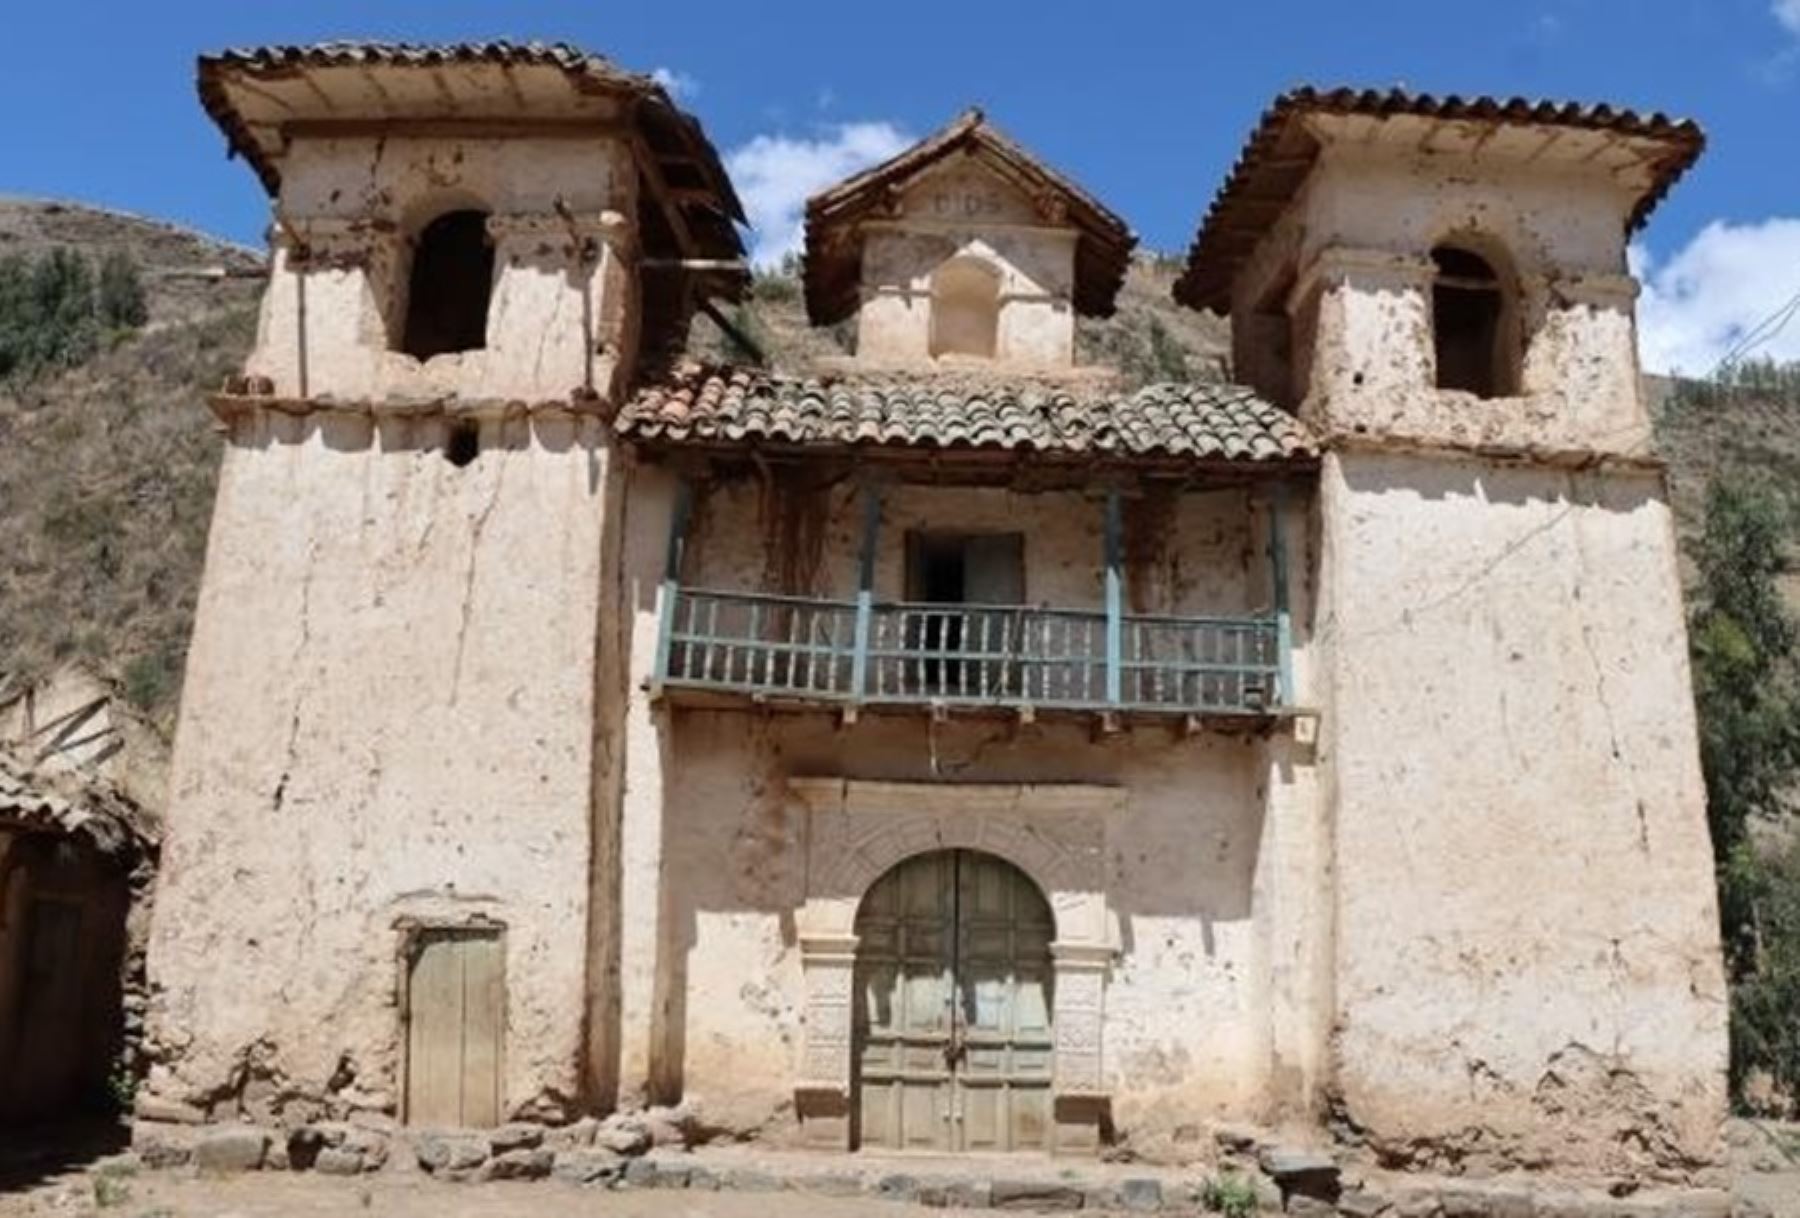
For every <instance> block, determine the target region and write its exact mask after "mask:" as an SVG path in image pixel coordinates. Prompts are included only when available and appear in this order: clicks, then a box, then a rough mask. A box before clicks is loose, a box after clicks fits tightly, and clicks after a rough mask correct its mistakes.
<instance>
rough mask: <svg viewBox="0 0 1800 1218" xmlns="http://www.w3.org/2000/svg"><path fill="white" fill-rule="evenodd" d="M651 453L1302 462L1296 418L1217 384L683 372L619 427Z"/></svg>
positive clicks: (1307, 447) (640, 396) (1308, 446)
mask: <svg viewBox="0 0 1800 1218" xmlns="http://www.w3.org/2000/svg"><path fill="white" fill-rule="evenodd" d="M617 428H618V431H619V433H620V434H621V435H623V436H625V437H626V438H628V439H631V440H636V441H639V442H642V443H646V444H695V445H733V444H745V445H751V444H755V443H758V442H762V443H767V444H776V445H791V446H798V447H817V448H828V447H836V448H845V447H853V448H882V447H886V448H895V449H904V448H927V449H937V450H961V451H964V452H977V451H981V450H989V451H996V452H1018V453H1043V454H1058V453H1060V454H1066V455H1076V456H1101V457H1107V456H1110V457H1117V458H1190V459H1196V460H1212V461H1230V462H1265V463H1269V462H1281V461H1292V460H1310V459H1311V458H1313V457H1315V456H1317V453H1318V446H1317V444H1316V442H1315V441H1314V439H1313V437H1312V434H1311V433H1310V432H1309V431H1307V429H1306V427H1305V426H1304V425H1302V424H1301V423H1300V422H1299V421H1298V420H1296V419H1295V418H1294V417H1293V416H1292V415H1290V414H1288V413H1287V412H1286V411H1283V410H1282V409H1280V408H1279V407H1277V406H1274V405H1272V404H1270V403H1269V402H1266V401H1264V400H1262V399H1261V398H1259V397H1257V396H1256V393H1255V392H1254V391H1253V390H1250V389H1246V388H1243V387H1242V386H1238V385H1225V384H1163V385H1151V386H1148V387H1145V388H1143V389H1138V390H1134V391H1129V392H1121V391H1117V390H1106V389H1099V388H1070V387H1067V386H1058V385H1054V384H1045V383H1037V382H1031V381H1025V380H1019V379H1016V378H1004V379H1003V378H982V377H968V378H956V377H948V376H943V375H933V376H917V377H906V376H898V375H887V376H875V375H861V374H858V375H846V376H837V377H817V378H813V377H806V378H802V377H794V376H781V375H777V374H774V373H769V372H764V371H762V370H760V369H752V368H734V367H707V368H696V369H690V370H688V371H686V372H685V373H683V374H681V375H678V376H675V377H672V378H670V379H669V380H667V381H664V382H662V383H659V384H655V385H649V386H646V387H645V388H643V389H640V390H639V391H638V393H637V394H636V395H635V396H634V397H633V398H632V399H631V401H630V402H628V403H627V404H626V406H625V408H624V410H623V411H622V412H621V413H620V416H619V418H618V420H617Z"/></svg>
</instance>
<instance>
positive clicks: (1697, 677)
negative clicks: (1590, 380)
mask: <svg viewBox="0 0 1800 1218" xmlns="http://www.w3.org/2000/svg"><path fill="white" fill-rule="evenodd" d="M1784 515H1785V513H1784V510H1783V504H1782V503H1781V501H1780V500H1778V499H1777V498H1776V497H1775V496H1773V495H1772V494H1770V493H1769V492H1767V491H1766V490H1763V489H1761V488H1759V487H1755V486H1751V485H1746V484H1742V483H1732V482H1726V481H1723V480H1715V481H1714V482H1713V483H1712V485H1711V486H1710V487H1709V488H1708V490H1707V500H1706V524H1705V529H1704V531H1703V533H1702V535H1701V537H1700V539H1699V542H1698V545H1697V546H1696V548H1695V552H1694V559H1695V564H1696V566H1697V567H1698V569H1699V585H1698V587H1697V588H1696V591H1695V607H1694V612H1693V616H1692V620H1691V622H1690V639H1691V646H1692V650H1693V661H1694V698H1695V704H1696V708H1697V710H1698V713H1699V722H1700V759H1701V764H1702V766H1703V768H1704V770H1705V776H1706V796H1707V821H1708V824H1709V827H1710V828H1711V831H1712V841H1713V854H1714V858H1715V861H1716V862H1715V865H1716V868H1717V878H1718V887H1719V920H1720V932H1721V937H1722V939H1723V941H1724V947H1725V963H1726V969H1727V972H1728V973H1729V975H1730V977H1731V980H1732V985H1733V1000H1732V1012H1733V1019H1732V1032H1731V1039H1732V1052H1731V1065H1732V1086H1733V1092H1734V1094H1735V1095H1737V1096H1738V1097H1739V1098H1740V1100H1741V1099H1742V1097H1743V1086H1744V1083H1745V1081H1746V1079H1747V1078H1748V1077H1749V1076H1750V1075H1751V1074H1752V1073H1753V1072H1756V1071H1762V1072H1765V1073H1767V1074H1768V1075H1770V1076H1772V1077H1773V1078H1774V1079H1775V1080H1776V1081H1777V1084H1778V1085H1779V1086H1781V1087H1782V1088H1783V1090H1785V1091H1786V1092H1787V1093H1788V1094H1789V1095H1800V1087H1796V1085H1797V1084H1800V1036H1797V1035H1796V1033H1795V1030H1794V1029H1793V1028H1792V1027H1791V1026H1790V1025H1791V1024H1792V1022H1793V1011H1792V1008H1791V1007H1789V1008H1784V1007H1783V1005H1782V1004H1783V1002H1785V1001H1788V1000H1791V999H1793V998H1795V997H1800V852H1797V851H1795V850H1789V851H1788V854H1787V856H1786V858H1787V861H1786V862H1785V863H1783V862H1782V861H1781V860H1780V859H1774V860H1771V859H1768V858H1765V857H1764V855H1763V852H1760V851H1759V848H1758V842H1757V840H1756V834H1755V833H1754V832H1753V829H1754V827H1755V826H1757V825H1759V824H1762V825H1775V824H1778V823H1779V822H1781V821H1783V820H1785V819H1787V817H1788V810H1787V807H1786V805H1785V803H1784V801H1783V794H1784V792H1785V791H1786V790H1787V789H1788V788H1789V787H1790V786H1791V784H1792V783H1793V780H1794V778H1795V776H1796V774H1800V692H1797V690H1800V682H1797V681H1796V664H1795V661H1796V655H1795V652H1796V645H1797V642H1800V632H1797V630H1796V626H1795V623H1794V620H1793V619H1792V617H1790V616H1789V614H1788V611H1787V608H1786V606H1785V605H1784V604H1783V603H1782V600H1781V593H1780V589H1779V587H1778V586H1777V580H1778V578H1779V577H1780V575H1781V572H1782V570H1783V567H1784V558H1783V554H1782V535H1783V527H1784V523H1785V521H1784Z"/></svg>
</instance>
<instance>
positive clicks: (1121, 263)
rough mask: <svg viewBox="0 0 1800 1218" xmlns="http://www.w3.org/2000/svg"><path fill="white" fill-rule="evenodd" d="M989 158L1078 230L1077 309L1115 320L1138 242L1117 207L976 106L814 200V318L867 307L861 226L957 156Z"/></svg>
mask: <svg viewBox="0 0 1800 1218" xmlns="http://www.w3.org/2000/svg"><path fill="white" fill-rule="evenodd" d="M962 154H967V155H972V156H978V157H981V158H982V159H983V160H984V161H985V162H986V163H987V164H989V165H990V166H992V167H993V168H994V169H995V170H997V171H998V172H999V173H1001V174H1002V175H1003V176H1004V177H1005V178H1007V179H1008V180H1010V181H1012V182H1014V183H1015V184H1017V185H1018V186H1020V187H1022V188H1023V189H1024V190H1025V192H1026V193H1027V194H1029V195H1031V196H1032V197H1033V198H1034V199H1037V200H1039V201H1041V204H1042V205H1043V206H1044V207H1048V208H1055V209H1056V210H1055V211H1054V212H1053V213H1052V214H1055V215H1059V216H1062V217H1066V220H1065V221H1064V222H1066V223H1067V225H1068V226H1069V227H1070V228H1073V229H1074V230H1076V232H1077V233H1078V234H1079V239H1078V241H1077V243H1076V247H1075V288H1074V299H1075V307H1076V309H1077V310H1078V311H1079V312H1081V313H1082V314H1084V315H1086V316H1090V317H1109V316H1111V315H1112V311H1113V298H1114V297H1116V296H1117V295H1118V294H1119V285H1120V284H1122V283H1124V282H1125V271H1126V268H1127V267H1128V266H1129V265H1130V262H1131V251H1132V249H1133V248H1134V247H1135V246H1136V245H1137V236H1136V234H1134V233H1133V232H1132V231H1131V227H1130V226H1129V225H1128V224H1126V223H1125V221H1124V220H1123V219H1122V218H1121V217H1120V216H1119V215H1118V214H1117V213H1116V212H1114V211H1113V210H1112V209H1111V208H1109V207H1107V206H1106V205H1105V204H1104V203H1102V202H1100V200H1099V199H1097V198H1095V197H1094V196H1093V195H1091V194H1089V193H1088V192H1087V191H1086V190H1084V189H1082V187H1081V185H1080V184H1079V183H1077V182H1076V181H1074V179H1072V178H1069V177H1067V176H1065V175H1063V174H1061V173H1058V172H1057V171H1056V170H1055V169H1052V168H1051V167H1050V166H1049V165H1047V164H1045V163H1044V162H1043V161H1042V160H1040V159H1038V158H1037V157H1036V156H1035V155H1033V154H1032V153H1031V152H1030V151H1029V150H1028V149H1026V148H1025V147H1024V146H1023V145H1021V144H1019V143H1018V142H1017V141H1015V140H1013V139H1012V138H1011V137H1010V136H1008V135H1007V134H1006V133H1005V132H1003V131H1001V130H1000V129H999V128H998V127H996V126H994V124H993V123H992V122H990V121H989V120H988V117H987V115H986V114H984V113H982V111H981V110H980V109H977V108H974V107H971V108H970V109H968V110H965V111H963V112H962V113H961V114H959V115H957V116H956V117H955V118H954V119H952V120H951V121H950V122H949V123H948V124H946V125H945V126H944V127H943V128H941V129H940V130H938V131H936V132H934V133H933V134H931V135H929V136H926V137H925V138H924V139H922V140H920V141H919V142H918V143H916V144H914V145H913V146H912V147H910V148H908V149H906V150H905V151H903V152H901V153H899V154H898V155H896V156H893V157H890V158H889V159H887V160H885V161H883V162H881V164H879V165H876V166H873V167H872V168H869V169H865V170H863V171H862V172H861V173H858V174H855V175H854V176H852V177H849V178H846V179H844V180H843V181H842V182H839V183H837V184H836V185H835V186H830V187H827V188H826V189H824V190H822V191H820V192H819V193H818V194H815V195H813V196H812V197H811V198H809V199H808V200H807V201H806V261H805V267H806V312H807V316H808V317H809V318H810V319H811V321H812V323H813V324H814V325H816V326H828V325H831V324H832V323H833V322H837V321H841V320H843V319H844V318H846V317H848V316H849V315H850V314H851V313H853V312H855V310H856V307H857V305H858V304H860V303H861V296H860V294H859V292H858V284H859V283H860V279H861V271H862V244H863V243H862V235H861V233H860V231H859V229H860V226H861V222H862V221H864V220H866V219H871V218H884V217H886V216H887V215H888V214H889V212H888V209H889V208H890V207H891V206H892V205H893V200H894V195H895V194H896V192H898V191H900V190H902V189H904V188H905V187H906V185H907V184H908V183H910V182H911V181H912V180H914V179H915V178H916V177H917V176H918V175H919V174H921V173H923V172H924V171H925V170H927V169H929V168H931V167H932V166H934V165H936V164H937V163H938V162H940V161H942V160H944V159H945V158H947V157H950V156H953V155H962Z"/></svg>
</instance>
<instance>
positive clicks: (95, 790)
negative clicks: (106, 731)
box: [0, 747, 156, 854]
mask: <svg viewBox="0 0 1800 1218" xmlns="http://www.w3.org/2000/svg"><path fill="white" fill-rule="evenodd" d="M83 785H86V786H88V787H89V788H90V789H87V790H82V789H80V788H81V787H82V786H83ZM8 824H11V825H17V826H22V827H24V828H26V829H31V830H36V831H42V832H52V833H68V834H79V835H81V836H83V837H86V838H87V839H88V840H90V841H92V842H93V843H94V845H96V846H97V847H99V848H100V849H101V850H102V851H104V852H106V853H109V854H110V853H114V852H116V851H117V850H119V849H120V848H121V847H123V846H125V845H127V844H131V845H134V846H137V847H141V846H144V845H151V846H154V845H155V843H156V834H155V831H154V829H153V828H151V826H150V825H149V824H148V823H146V822H145V821H144V818H143V817H142V816H141V815H140V814H139V813H138V812H137V810H136V809H135V808H134V807H132V806H131V805H130V804H129V801H127V800H125V799H124V798H123V797H122V796H120V795H118V794H117V793H116V792H113V791H112V790H110V785H109V784H105V783H98V782H97V783H92V784H82V783H79V782H76V781H75V780H73V779H72V778H69V777H67V776H65V777H64V778H62V779H60V780H58V779H54V778H50V777H48V776H45V775H41V774H38V773H36V772H35V771H34V770H33V769H32V768H31V766H30V765H28V764H27V763H26V762H24V761H23V760H21V759H20V758H19V757H17V756H16V755H14V754H13V753H12V752H10V751H9V750H7V749H6V748H4V747H0V827H3V826H6V825H8Z"/></svg>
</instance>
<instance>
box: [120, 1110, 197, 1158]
mask: <svg viewBox="0 0 1800 1218" xmlns="http://www.w3.org/2000/svg"><path fill="white" fill-rule="evenodd" d="M198 1135H199V1130H198V1129H197V1128H195V1127H194V1126H192V1125H165V1124H162V1123H161V1122H158V1121H137V1122H135V1123H133V1125H132V1126H131V1148H132V1149H133V1150H134V1151H136V1152H137V1156H138V1158H140V1159H142V1160H143V1161H144V1166H145V1167H152V1168H163V1167H180V1166H182V1165H183V1164H185V1163H188V1162H190V1161H192V1159H193V1157H194V1141H195V1139H196V1138H197V1137H198Z"/></svg>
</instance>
